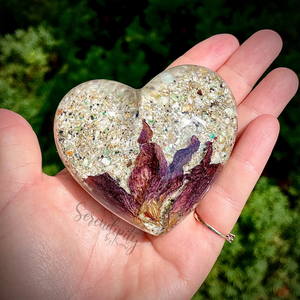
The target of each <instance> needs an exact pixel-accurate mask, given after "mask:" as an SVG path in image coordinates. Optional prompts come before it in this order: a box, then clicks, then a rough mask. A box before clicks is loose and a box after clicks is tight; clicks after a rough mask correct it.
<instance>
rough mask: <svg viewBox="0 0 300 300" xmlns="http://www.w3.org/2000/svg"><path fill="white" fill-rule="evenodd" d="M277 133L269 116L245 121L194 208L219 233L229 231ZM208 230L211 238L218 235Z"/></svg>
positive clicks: (259, 172) (275, 125)
mask: <svg viewBox="0 0 300 300" xmlns="http://www.w3.org/2000/svg"><path fill="white" fill-rule="evenodd" d="M278 133H279V123H278V121H277V119H276V118H275V117H273V116H270V115H262V116H260V117H258V118H256V119H255V120H254V121H252V122H251V123H250V124H249V126H248V127H247V128H246V130H245V131H244V133H243V134H242V136H241V138H240V139H239V140H238V142H237V144H236V146H235V148H234V150H233V152H232V154H231V157H230V158H229V160H228V162H227V165H226V167H225V168H224V169H223V170H222V172H221V173H220V174H219V176H218V178H217V179H216V181H215V183H214V184H213V185H212V187H211V190H210V191H209V192H208V194H207V195H206V196H205V197H204V198H203V200H202V201H201V202H200V204H199V205H198V207H197V212H198V213H199V215H200V216H201V217H202V218H203V220H205V221H206V222H207V223H209V224H210V225H211V226H213V227H214V228H216V229H218V230H219V231H220V232H223V233H226V234H228V233H229V232H230V231H231V230H232V228H233V226H234V224H235V222H236V221H237V219H238V217H239V215H240V213H241V211H242V209H243V207H244V205H245V203H246V201H247V199H248V197H249V195H250V193H251V191H252V189H253V188H254V186H255V184H256V182H257V180H258V179H259V176H260V175H261V172H262V171H263V168H264V166H265V164H266V163H267V160H268V158H269V156H270V154H271V152H272V149H273V147H274V145H275V143H276V140H277V137H278ZM207 230H208V229H207ZM208 231H209V230H208ZM210 233H212V234H213V236H212V237H213V239H212V241H214V240H215V239H217V238H220V237H218V236H217V235H216V234H214V233H213V232H210ZM210 233H209V234H210Z"/></svg>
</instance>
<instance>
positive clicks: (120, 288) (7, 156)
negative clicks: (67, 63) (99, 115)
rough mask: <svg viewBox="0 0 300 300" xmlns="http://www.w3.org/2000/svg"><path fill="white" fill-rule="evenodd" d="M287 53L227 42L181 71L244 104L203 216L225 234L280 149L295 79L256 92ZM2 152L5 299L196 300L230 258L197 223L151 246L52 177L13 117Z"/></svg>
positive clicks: (268, 45)
mask: <svg viewBox="0 0 300 300" xmlns="http://www.w3.org/2000/svg"><path fill="white" fill-rule="evenodd" d="M280 50H281V39H280V37H279V36H278V35H277V34H276V33H275V32H272V31H270V30H264V31H260V32H257V33H256V34H254V35H253V36H251V37H250V38H249V39H248V40H247V41H246V42H245V43H244V44H243V45H242V46H239V44H238V41H237V40H236V39H235V38H234V37H233V36H231V35H228V34H223V35H216V36H213V37H211V38H209V39H207V40H205V41H203V42H201V43H199V44H198V45H196V46H195V47H193V48H192V49H191V50H189V51H188V52H187V53H186V54H184V55H183V56H182V57H180V58H179V59H178V60H176V61H175V62H174V63H173V64H172V66H176V65H181V64H196V65H202V66H205V67H208V68H210V69H212V70H215V71H217V72H218V73H219V74H220V75H221V76H222V77H223V78H224V79H225V81H226V82H227V83H228V85H229V86H230V87H231V89H232V91H233V94H234V96H235V98H236V101H237V104H238V115H239V133H238V139H237V143H236V145H235V148H234V150H233V153H232V155H231V157H230V159H229V161H228V163H227V165H226V167H225V168H224V169H223V170H222V172H221V174H220V175H219V177H218V178H217V180H216V181H215V183H214V184H213V186H212V188H211V189H210V191H209V192H208V194H207V195H206V196H205V197H204V198H203V200H202V201H201V202H200V204H199V206H198V207H197V211H198V213H199V214H200V215H201V217H202V218H203V219H204V220H205V221H206V222H207V223H209V224H210V225H212V226H213V227H215V228H217V229H218V230H219V231H221V232H223V233H229V232H230V231H231V230H232V228H233V226H234V224H235V222H236V221H237V219H238V217H239V215H240V213H241V211H242V209H243V206H244V204H245V202H246V200H247V198H248V196H249V194H250V193H251V191H252V189H253V187H254V185H255V183H256V182H257V180H258V178H259V176H260V174H261V172H262V170H263V168H264V165H265V164H266V162H267V159H268V157H269V156H270V153H271V151H272V149H273V147H274V144H275V142H276V139H277V136H278V131H279V124H278V121H277V119H276V118H277V117H278V115H279V114H280V113H281V111H282V110H283V108H284V107H285V105H286V104H287V103H288V101H289V100H290V99H291V98H292V97H293V95H294V94H295V92H296V90H297V86H298V80H297V77H296V75H295V74H294V73H293V72H292V71H291V70H288V69H285V68H280V69H276V70H274V71H272V72H270V73H269V74H268V75H267V76H266V77H265V78H264V79H263V80H262V81H261V82H260V83H259V85H258V86H256V87H255V89H254V90H253V91H251V89H252V88H253V86H254V84H255V83H256V81H257V80H258V79H259V77H260V76H261V75H262V74H263V72H264V71H265V70H266V69H267V67H268V66H269V65H270V64H271V62H272V61H273V60H274V59H275V58H276V56H277V55H278V54H279V52H280ZM0 147H1V148H0V149H1V151H0V180H1V187H0V195H1V196H0V197H1V199H0V239H1V240H0V295H2V297H3V299H131V300H133V299H180V300H183V299H190V298H191V297H192V296H193V294H194V293H195V292H196V291H197V289H198V288H199V287H200V285H201V283H202V282H203V281H204V279H205V278H206V276H207V275H208V273H209V271H210V270H211V268H212V266H213V264H214V262H215V261H216V259H217V257H218V255H219V253H220V251H221V249H222V246H223V244H224V240H223V239H222V238H221V237H219V236H218V235H216V234H214V233H213V232H212V231H210V230H209V229H207V228H205V227H204V226H202V225H201V224H200V223H199V222H197V221H196V220H195V219H194V217H193V214H191V215H190V216H188V217H187V218H186V219H185V220H184V221H183V222H182V223H181V224H179V225H178V226H177V227H175V228H174V229H173V230H172V231H171V232H170V233H168V234H167V235H165V236H162V237H154V236H150V235H147V234H145V233H142V232H141V231H139V230H137V229H134V228H133V227H131V226H130V225H128V224H126V223H125V222H123V221H120V220H118V219H116V217H115V216H114V215H112V214H111V213H110V212H108V211H107V210H106V209H104V208H103V207H102V206H101V205H100V204H98V203H97V202H96V201H95V200H93V199H92V198H91V197H90V196H89V195H88V194H87V193H86V192H85V191H84V190H83V189H82V188H81V187H80V186H79V185H78V184H77V183H76V182H75V181H74V179H73V178H72V177H71V176H70V174H69V173H68V172H67V171H65V170H64V171H62V172H60V173H59V174H57V175H56V176H54V177H50V176H47V175H45V174H43V173H42V170H41V152H40V148H39V144H38V140H37V137H36V136H35V134H34V132H33V131H32V129H31V127H30V125H29V124H28V123H27V122H26V121H25V120H24V119H23V118H22V117H20V116H19V115H17V114H15V113H13V112H10V111H7V110H1V111H0ZM92 213H93V215H92ZM97 219H98V221H97ZM116 220H117V222H116ZM101 221H102V223H100V222H101ZM104 222H106V227H105V226H104V225H103V224H104ZM114 222H115V223H114ZM108 225H110V227H108ZM109 228H110V230H109ZM114 230H115V231H114ZM122 230H123V232H122ZM117 232H119V235H116V233H117ZM125 234H127V236H125ZM129 234H130V235H129Z"/></svg>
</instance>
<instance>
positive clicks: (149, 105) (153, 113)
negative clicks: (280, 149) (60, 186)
mask: <svg viewBox="0 0 300 300" xmlns="http://www.w3.org/2000/svg"><path fill="white" fill-rule="evenodd" d="M236 131H237V112H236V104H235V100H234V98H233V96H232V93H231V91H230V89H229V88H228V86H227V84H226V83H225V82H224V81H223V80H222V79H221V78H220V77H219V75H218V74H216V73H214V72H213V71H211V70H208V69H206V68H203V67H199V66H192V65H184V66H178V67H174V68H171V69H168V70H166V71H164V72H162V73H161V74H159V75H158V76H156V77H155V78H154V79H152V80H151V81H150V82H149V83H148V84H147V85H146V86H145V87H143V88H142V89H140V90H135V89H132V88H130V87H128V86H125V85H123V84H121V83H118V82H114V81H109V80H94V81H89V82H86V83H83V84H81V85H79V86H78V87H75V88H74V89H72V90H71V91H70V92H69V93H68V94H67V95H66V96H65V97H64V98H63V100H62V101H61V103H60V105H59V107H58V109H57V113H56V118H55V141H56V145H57V148H58V152H59V154H60V156H61V158H62V161H63V162H64V164H65V165H66V167H67V168H68V170H69V171H70V173H71V174H72V175H73V176H74V178H75V179H76V180H77V181H78V183H79V184H80V185H81V186H82V187H83V188H84V189H85V190H86V191H87V192H88V193H90V194H91V195H92V196H93V197H94V198H95V199H96V200H97V201H99V202H100V203H101V204H102V205H103V206H105V207H106V208H107V209H109V210H110V211H112V212H113V213H115V214H116V215H117V216H119V217H121V218H122V219H124V220H126V221H127V222H129V223H131V224H132V225H134V226H136V227H138V228H140V229H142V230H144V231H145V232H148V233H151V234H154V235H162V234H164V233H166V232H168V231H169V230H170V229H171V228H172V227H174V226H175V225H176V224H177V223H179V221H181V220H183V219H184V218H185V217H186V216H187V215H188V214H189V213H190V212H191V211H192V210H193V209H194V207H195V206H196V205H197V204H198V203H199V201H200V200H201V198H202V197H203V196H204V194H205V193H206V191H207V190H208V189H209V187H210V185H211V184H212V181H213V178H214V177H215V175H216V174H217V171H218V170H219V169H220V168H221V167H222V166H223V165H224V164H225V163H226V161H227V159H228V157H229V155H230V152H231V150H232V148H233V145H234V141H235V136H236Z"/></svg>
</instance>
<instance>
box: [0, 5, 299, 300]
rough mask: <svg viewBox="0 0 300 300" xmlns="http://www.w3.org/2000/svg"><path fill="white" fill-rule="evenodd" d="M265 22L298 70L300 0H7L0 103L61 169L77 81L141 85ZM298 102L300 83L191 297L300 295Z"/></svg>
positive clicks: (46, 163)
mask: <svg viewBox="0 0 300 300" xmlns="http://www.w3.org/2000/svg"><path fill="white" fill-rule="evenodd" d="M265 28H270V29H273V30H276V31H277V32H278V33H279V34H280V35H281V37H282V39H283V43H284V48H283V51H282V53H281V55H280V56H279V57H278V58H277V59H276V61H275V62H274V63H273V64H272V66H271V68H276V67H280V66H285V67H289V68H291V69H293V70H294V71H295V72H296V73H297V74H298V75H299V74H300V63H299V59H300V53H299V52H300V38H299V29H300V3H299V1H298V0H286V1H270V0H265V1H264V2H262V1H258V0H254V1H244V2H243V1H230V0H224V1H222V0H203V1H200V0H172V1H171V0H166V1H162V0H148V1H146V0H145V1H143V0H139V1H133V0H131V1H130V0H127V1H126V0H119V1H116V0H110V1H105V0H82V1H79V0H52V1H50V0H30V1H29V0H22V1H21V0H5V1H4V0H0V107H3V108H7V109H11V110H13V111H15V112H17V113H20V114H21V115H23V116H24V117H25V118H26V119H27V120H28V121H29V122H30V123H31V125H32V126H33V129H34V130H35V132H36V133H37V135H38V138H39V141H40V144H41V149H42V153H43V170H44V171H45V172H46V173H47V174H49V175H54V174H56V173H57V172H58V171H59V170H60V169H62V168H63V165H62V164H61V162H60V159H59V157H58V155H57V153H56V148H55V145H54V141H53V132H52V127H53V118H54V113H55V109H56V107H57V105H58V103H59V101H60V100H61V99H62V97H63V96H64V95H65V94H66V93H67V92H68V91H69V90H70V89H71V88H72V87H74V86H75V85H77V84H79V83H81V82H83V81H86V80H90V79H95V78H107V79H114V80H117V81H121V82H123V83H125V84H128V85H131V86H133V87H136V88H139V87H141V86H143V85H144V84H145V83H146V82H147V81H149V80H150V79H151V78H152V77H153V76H155V75H156V74H158V73H159V72H161V71H162V70H163V69H164V68H165V67H167V66H168V64H169V63H171V62H172V61H173V60H174V59H176V58H177V57H178V56H180V55H182V54H183V53H184V52H185V51H187V50H188V49H189V48H190V47H192V46H193V45H195V44H196V43H198V42H200V41H201V40H203V39H205V38H207V37H209V36H211V35H213V34H218V33H224V32H227V33H231V34H233V35H235V36H236V37H237V38H238V39H239V40H240V42H241V43H242V42H243V41H245V40H246V39H247V38H248V37H249V36H250V35H252V34H253V33H254V32H255V31H257V30H260V29H265ZM271 68H270V69H271ZM299 106H300V96H299V93H298V94H297V95H296V96H295V97H294V99H293V100H292V102H291V103H290V104H289V105H288V107H287V108H286V110H285V111H284V113H283V114H282V116H281V117H280V123H281V134H280V137H279V140H278V143H277V145H276V147H275V150H274V152H273V154H272V157H271V158H270V160H269V162H268V165H267V167H266V168H265V171H264V174H263V175H264V176H263V177H262V178H261V179H260V181H259V183H258V184H257V186H256V188H255V190H254V192H253V193H252V195H251V197H250V199H249V201H248V203H247V205H246V207H245V210H244V211H243V213H242V215H241V217H240V219H239V221H238V223H237V224H236V226H235V228H234V230H233V232H234V233H235V234H236V236H237V237H236V239H235V241H234V243H232V244H231V245H229V244H228V245H226V246H225V247H224V249H223V251H222V253H221V255H220V257H219V259H218V261H217V263H216V264H215V266H214V268H213V269H212V272H211V273H210V275H209V276H208V278H207V280H206V281H205V282H204V284H203V285H202V287H201V288H200V290H199V291H198V292H197V294H196V295H195V296H194V299H299V298H300V284H299V282H300V278H299V277H300V263H299V261H300V230H299V225H300V222H299V219H300V205H299V198H300V172H299V169H300V164H299V160H300V123H299V121H298V120H299V117H298V116H299V112H300V107H299ZM195 268H197V266H195Z"/></svg>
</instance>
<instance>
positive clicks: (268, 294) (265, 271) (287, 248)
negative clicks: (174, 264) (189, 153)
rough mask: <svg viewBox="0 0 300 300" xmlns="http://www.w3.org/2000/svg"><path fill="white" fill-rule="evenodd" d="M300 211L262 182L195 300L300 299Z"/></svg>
mask: <svg viewBox="0 0 300 300" xmlns="http://www.w3.org/2000/svg"><path fill="white" fill-rule="evenodd" d="M299 211H300V210H299V207H298V209H297V210H291V209H290V207H289V201H288V198H287V197H286V196H285V195H284V194H283V193H282V192H281V191H280V189H279V188H278V187H277V186H276V185H273V184H271V183H270V181H269V180H268V179H267V178H264V177H262V178H261V179H260V180H259V182H258V183H257V185H256V188H255V190H254V191H253V192H252V194H251V196H250V198H249V200H248V202H247V204H246V206H245V208H244V210H243V212H242V214H241V216H240V218H239V220H238V222H237V224H236V226H235V227H234V229H233V233H234V234H236V238H235V240H234V241H233V243H232V244H228V243H226V245H225V246H224V248H223V250H222V252H221V255H220V256H219V258H218V260H217V262H216V264H215V265H214V267H213V269H212V271H211V273H210V274H209V276H208V277H207V279H206V281H205V282H204V283H203V285H202V286H201V288H200V289H199V291H198V293H197V294H196V295H195V296H194V298H193V300H201V299H206V300H208V299H230V300H232V299H238V300H241V299H243V300H253V299H261V300H265V299H268V300H269V299H292V300H293V299H295V300H296V299H299V298H300V285H299V282H300V274H299V271H300V263H299V261H300V260H299V258H300V226H299V225H300V220H299Z"/></svg>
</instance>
